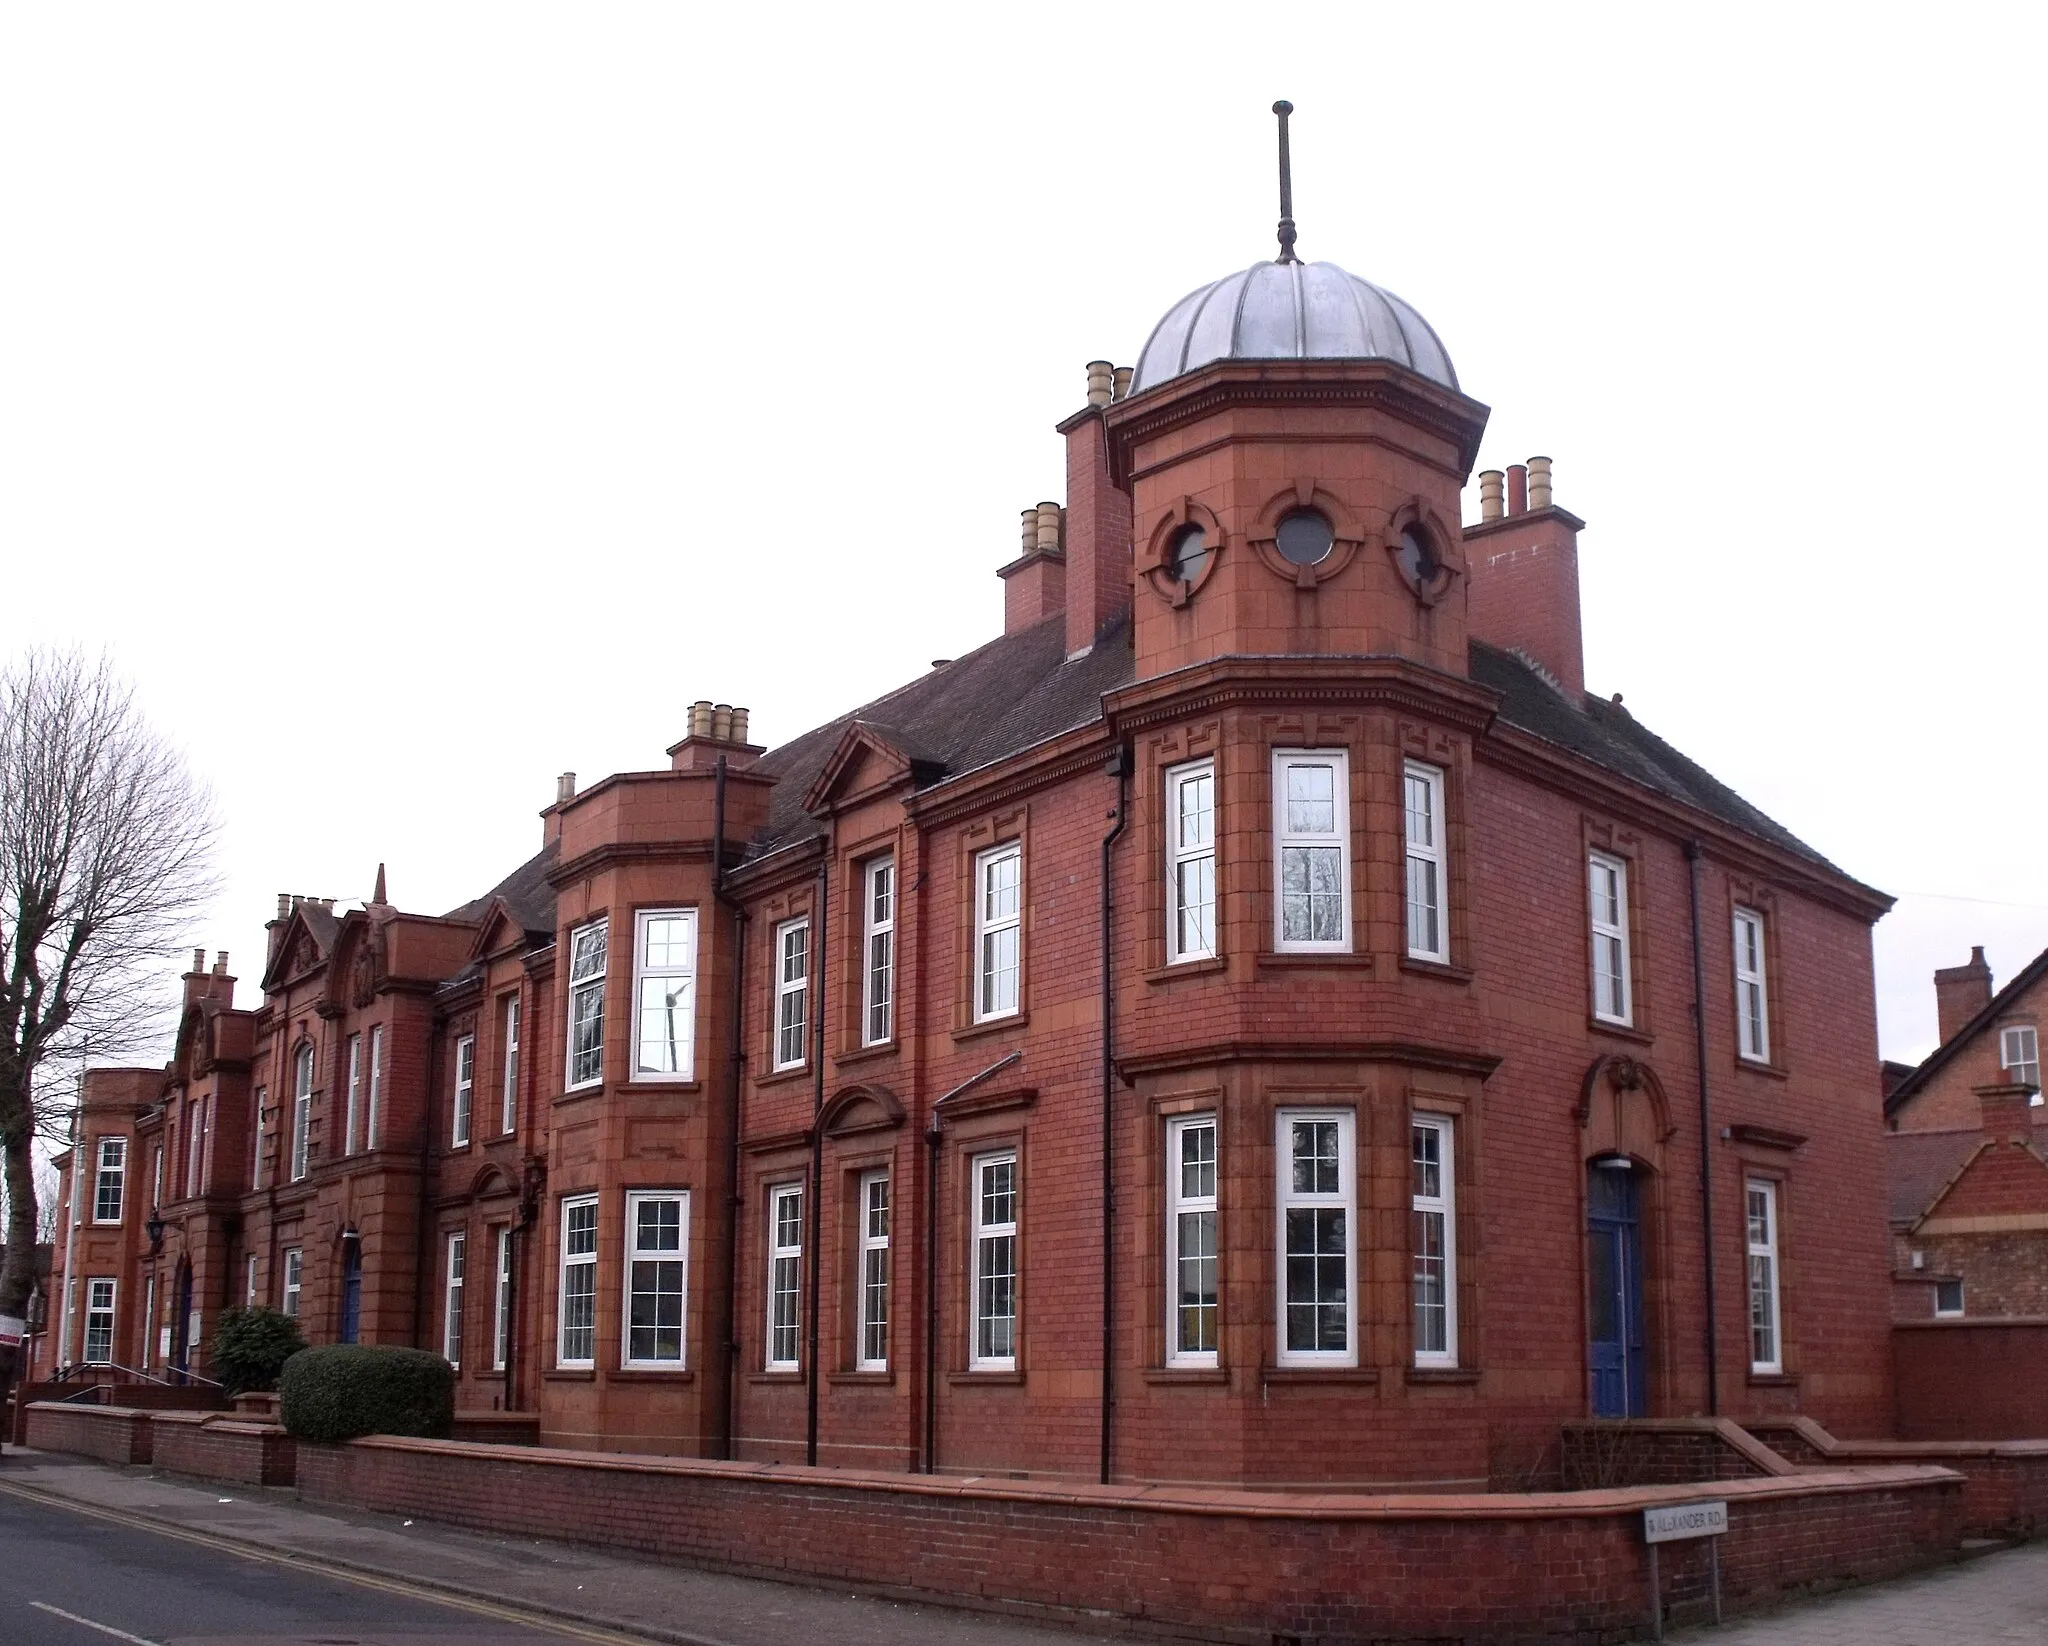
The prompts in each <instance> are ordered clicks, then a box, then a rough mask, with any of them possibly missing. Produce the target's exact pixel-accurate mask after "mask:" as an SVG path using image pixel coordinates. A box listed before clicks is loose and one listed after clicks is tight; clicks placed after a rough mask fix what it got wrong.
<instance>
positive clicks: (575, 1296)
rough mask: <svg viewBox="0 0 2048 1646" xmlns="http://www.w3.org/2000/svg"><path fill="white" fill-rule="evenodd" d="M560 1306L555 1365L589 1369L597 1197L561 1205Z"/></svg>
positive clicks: (594, 1301)
mask: <svg viewBox="0 0 2048 1646" xmlns="http://www.w3.org/2000/svg"><path fill="white" fill-rule="evenodd" d="M560 1296H561V1303H560V1307H559V1309H558V1311H557V1312H558V1315H559V1320H558V1323H557V1326H556V1331H555V1364H556V1365H557V1366H569V1367H577V1366H589V1365H591V1364H593V1363H594V1361H595V1359H596V1356H597V1196H596V1195H594V1194H585V1195H572V1196H570V1197H569V1198H568V1199H566V1200H564V1201H563V1202H562V1267H561V1292H560Z"/></svg>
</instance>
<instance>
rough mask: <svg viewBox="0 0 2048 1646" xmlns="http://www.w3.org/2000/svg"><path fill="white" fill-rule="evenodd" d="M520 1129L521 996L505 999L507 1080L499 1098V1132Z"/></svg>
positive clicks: (509, 996) (508, 996)
mask: <svg viewBox="0 0 2048 1646" xmlns="http://www.w3.org/2000/svg"><path fill="white" fill-rule="evenodd" d="M518 1129H519V996H517V995H516V994H514V995H507V996H506V997H505V1078H504V1084H503V1086H502V1088H501V1089H500V1092H499V1096H498V1130H499V1131H501V1132H513V1131H517V1130H518Z"/></svg>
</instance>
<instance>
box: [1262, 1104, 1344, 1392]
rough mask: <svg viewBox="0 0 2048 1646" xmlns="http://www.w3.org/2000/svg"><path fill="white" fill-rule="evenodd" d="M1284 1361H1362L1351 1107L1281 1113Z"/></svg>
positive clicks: (1278, 1245) (1323, 1363)
mask: <svg viewBox="0 0 2048 1646" xmlns="http://www.w3.org/2000/svg"><path fill="white" fill-rule="evenodd" d="M1277 1120H1278V1127H1279V1130H1278V1135H1277V1138H1276V1150H1275V1152H1276V1155H1277V1158H1278V1165H1279V1185H1278V1187H1279V1193H1278V1195H1277V1196H1276V1200H1277V1202H1278V1209H1279V1224H1280V1226H1279V1229H1278V1231H1277V1239H1276V1242H1275V1250H1276V1252H1277V1254H1278V1257H1279V1263H1280V1275H1279V1286H1278V1288H1277V1289H1278V1291H1279V1294H1280V1320H1279V1334H1280V1343H1279V1360H1280V1364H1281V1365H1283V1366H1355V1365H1357V1363H1358V1331H1357V1323H1358V1304H1357V1297H1358V1272H1357V1271H1358V1258H1357V1251H1358V1228H1357V1222H1358V1219H1357V1211H1358V1198H1357V1158H1356V1157H1357V1150H1356V1147H1355V1145H1354V1143H1353V1137H1354V1131H1353V1126H1354V1117H1353V1115H1352V1113H1351V1111H1350V1110H1349V1109H1283V1110H1281V1111H1280V1113H1279V1115H1278V1117H1277Z"/></svg>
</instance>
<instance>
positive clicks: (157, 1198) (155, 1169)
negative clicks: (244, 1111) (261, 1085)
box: [149, 1089, 260, 1208]
mask: <svg viewBox="0 0 2048 1646" xmlns="http://www.w3.org/2000/svg"><path fill="white" fill-rule="evenodd" d="M259 1099H260V1089H259ZM151 1165H152V1176H151V1178H150V1185H151V1187H150V1192H149V1203H150V1205H151V1207H152V1208H154V1207H157V1206H161V1205H162V1204H163V1203H164V1146H163V1145H162V1144H161V1143H159V1144H158V1145H157V1146H156V1148H155V1149H154V1150H153V1151H151Z"/></svg>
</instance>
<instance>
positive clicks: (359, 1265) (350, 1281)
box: [341, 1240, 363, 1343]
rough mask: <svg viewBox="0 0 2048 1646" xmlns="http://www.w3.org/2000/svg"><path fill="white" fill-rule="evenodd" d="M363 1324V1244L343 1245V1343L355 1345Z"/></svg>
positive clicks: (348, 1242) (355, 1241)
mask: <svg viewBox="0 0 2048 1646" xmlns="http://www.w3.org/2000/svg"><path fill="white" fill-rule="evenodd" d="M362 1323H363V1243H362V1242H361V1241H360V1240H344V1241H343V1242H342V1243H341V1341H342V1342H344V1343H353V1342H355V1340H356V1334H357V1332H358V1331H360V1330H361V1328H362Z"/></svg>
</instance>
